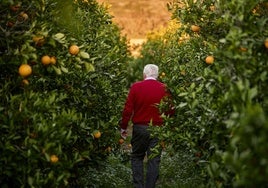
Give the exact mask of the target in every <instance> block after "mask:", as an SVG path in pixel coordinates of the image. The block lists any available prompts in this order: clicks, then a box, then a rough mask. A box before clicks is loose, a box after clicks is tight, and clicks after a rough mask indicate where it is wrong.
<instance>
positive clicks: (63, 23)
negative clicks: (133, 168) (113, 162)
mask: <svg viewBox="0 0 268 188" xmlns="http://www.w3.org/2000/svg"><path fill="white" fill-rule="evenodd" d="M0 14H1V20H0V24H1V25H0V26H1V27H0V29H1V32H0V54H1V56H0V64H1V73H0V80H1V82H0V85H1V87H0V88H1V89H0V97H1V103H0V104H1V105H0V124H1V126H0V134H1V142H0V153H1V158H0V166H1V170H0V171H1V175H0V182H1V186H3V187H22V186H26V187H45V186H49V187H62V186H67V185H68V184H71V185H75V183H76V179H77V177H76V175H77V172H78V171H79V169H80V167H81V166H84V167H88V168H93V169H94V168H95V167H97V166H98V163H100V161H103V160H104V159H105V158H106V157H107V156H108V154H109V151H108V150H107V148H108V147H111V148H117V147H118V143H117V141H118V140H117V139H116V137H117V122H118V119H119V116H120V112H121V108H122V101H123V100H121V97H124V95H121V94H120V93H119V92H121V91H122V92H124V87H125V85H126V79H125V75H126V74H125V73H126V72H125V71H124V70H125V68H124V67H125V61H127V58H128V57H127V54H128V51H127V45H126V41H125V39H124V38H122V37H121V36H120V30H119V29H118V27H117V26H116V25H114V24H113V23H112V21H111V16H110V15H109V14H108V13H107V9H106V8H105V7H102V6H99V5H98V4H97V2H96V1H94V0H91V1H85V0H84V1H75V2H72V1H70V0H69V1H62V0H59V1H50V0H46V1H43V0H35V1H7V0H4V1H1V11H0ZM66 15H68V16H66ZM74 44H75V45H77V46H79V49H80V51H79V53H78V54H77V55H72V54H70V53H69V52H68V50H69V47H70V46H71V45H74ZM44 55H48V56H50V57H55V58H56V63H50V64H48V65H44V64H42V63H41V62H42V60H41V58H42V56H44ZM21 64H29V65H30V66H31V67H32V74H31V75H30V76H28V77H21V76H20V75H19V74H18V68H19V66H20V65H21ZM95 130H99V131H100V132H101V137H100V138H99V139H95V138H94V136H93V132H94V131H95ZM18 164H20V165H18Z"/></svg>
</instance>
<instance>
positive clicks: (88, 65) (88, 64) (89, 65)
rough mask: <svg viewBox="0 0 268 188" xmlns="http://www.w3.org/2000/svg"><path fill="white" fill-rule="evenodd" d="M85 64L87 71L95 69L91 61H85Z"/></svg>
mask: <svg viewBox="0 0 268 188" xmlns="http://www.w3.org/2000/svg"><path fill="white" fill-rule="evenodd" d="M85 66H86V70H87V71H88V72H94V71H95V67H94V66H93V65H92V64H91V63H85Z"/></svg>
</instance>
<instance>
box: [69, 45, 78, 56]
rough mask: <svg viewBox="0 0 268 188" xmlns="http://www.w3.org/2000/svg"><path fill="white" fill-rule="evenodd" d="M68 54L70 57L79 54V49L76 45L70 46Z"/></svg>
mask: <svg viewBox="0 0 268 188" xmlns="http://www.w3.org/2000/svg"><path fill="white" fill-rule="evenodd" d="M69 53H70V54H72V55H77V54H78V53H79V47H78V46H77V45H72V46H70V48H69Z"/></svg>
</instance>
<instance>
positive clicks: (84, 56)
mask: <svg viewBox="0 0 268 188" xmlns="http://www.w3.org/2000/svg"><path fill="white" fill-rule="evenodd" d="M80 56H81V57H82V58H84V59H89V54H88V53H87V52H83V51H82V52H80Z"/></svg>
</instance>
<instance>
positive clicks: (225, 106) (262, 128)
mask: <svg viewBox="0 0 268 188" xmlns="http://www.w3.org/2000/svg"><path fill="white" fill-rule="evenodd" d="M168 7H169V8H170V10H171V11H172V12H173V21H174V22H177V25H176V26H174V28H173V29H171V30H170V31H169V30H167V32H166V33H164V34H161V33H160V34H159V33H156V34H151V35H149V38H148V42H147V44H146V45H145V46H144V47H143V51H142V55H143V56H142V59H141V61H140V62H143V63H157V64H159V66H160V67H161V70H162V71H163V72H164V73H165V74H163V75H161V76H160V78H161V79H162V80H163V81H164V82H165V83H166V84H167V85H168V86H169V88H170V90H171V93H172V95H173V99H174V100H173V102H174V105H175V108H176V116H175V117H174V118H173V119H166V126H164V127H163V128H162V129H161V130H160V132H159V133H156V134H160V133H161V134H160V137H161V139H163V140H164V141H165V142H166V143H168V142H169V143H170V144H172V147H173V148H174V150H175V151H176V149H178V148H181V147H184V148H188V149H189V150H188V151H191V152H192V154H193V156H194V162H195V163H196V165H197V167H200V173H201V175H203V177H204V178H205V179H206V181H204V185H205V186H211V187H226V186H231V187H232V186H239V187H244V186H250V187H252V186H258V187H265V186H267V183H268V182H267V178H266V177H267V175H268V169H267V159H266V154H267V148H266V146H265V145H266V144H265V143H266V142H267V141H268V137H267V133H268V132H267V131H268V120H267V115H268V112H267V100H268V93H267V89H266V85H267V67H268V64H267V62H268V51H267V46H266V45H265V44H266V42H265V41H266V39H267V37H268V32H267V26H268V23H267V14H268V9H267V1H263V0H258V1H255V0H245V1H239V0H230V1H225V0H221V1H213V0H208V1H180V2H177V3H173V4H169V5H168ZM208 56H210V58H208V59H207V57H208ZM207 180H208V181H207Z"/></svg>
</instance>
